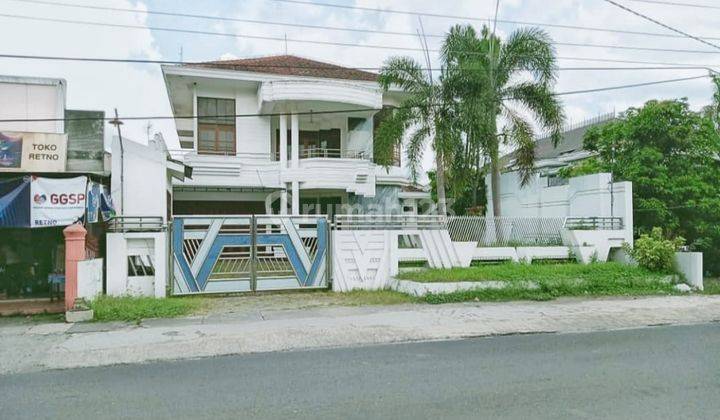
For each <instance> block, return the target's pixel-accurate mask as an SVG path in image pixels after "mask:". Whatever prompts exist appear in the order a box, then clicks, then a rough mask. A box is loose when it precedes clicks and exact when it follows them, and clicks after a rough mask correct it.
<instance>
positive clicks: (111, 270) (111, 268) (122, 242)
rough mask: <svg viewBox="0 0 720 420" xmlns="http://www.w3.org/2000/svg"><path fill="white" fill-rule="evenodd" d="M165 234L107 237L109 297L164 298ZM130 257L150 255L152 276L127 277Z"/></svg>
mask: <svg viewBox="0 0 720 420" xmlns="http://www.w3.org/2000/svg"><path fill="white" fill-rule="evenodd" d="M167 241H168V239H167V232H132V233H108V234H107V241H106V247H107V294H108V295H109V296H128V295H129V296H154V297H156V298H163V297H165V296H166V287H167V280H168V278H167V265H168V259H167V258H168V254H167V252H168V244H167ZM129 255H150V256H151V257H152V259H153V265H154V267H155V276H152V277H131V276H128V256H129Z"/></svg>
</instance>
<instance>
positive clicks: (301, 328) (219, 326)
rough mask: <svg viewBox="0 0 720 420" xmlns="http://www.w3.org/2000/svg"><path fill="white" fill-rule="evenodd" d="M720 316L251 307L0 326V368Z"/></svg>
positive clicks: (620, 307)
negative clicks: (133, 320) (135, 319)
mask: <svg viewBox="0 0 720 420" xmlns="http://www.w3.org/2000/svg"><path fill="white" fill-rule="evenodd" d="M713 321H714V322H719V321H720V296H671V297H648V298H637V299H633V298H624V299H592V300H580V299H561V300H557V301H551V302H513V303H465V304H452V305H437V306H432V305H399V306H374V307H373V306H370V307H332V308H320V309H304V310H253V311H247V312H240V313H233V314H225V315H222V314H214V315H208V316H202V317H193V318H179V319H167V320H165V319H163V320H161V319H157V320H146V321H144V322H142V323H141V324H140V325H134V324H133V325H130V324H126V323H110V324H100V323H90V324H61V323H54V324H39V325H27V324H17V323H16V324H13V323H4V324H2V325H0V374H4V373H16V372H27V371H36V370H44V369H62V368H74V367H84V366H102V365H112V364H120V363H141V362H147V361H153V360H173V359H185V358H198V357H210V356H219V355H228V354H241V353H255V352H269V351H283V350H295V349H308V348H321V347H335V346H357V345H367V344H379V343H393V342H405V341H418V340H444V339H459V338H464V337H477V336H485V335H497V334H520V333H540V332H558V333H568V332H584V331H602V330H615V329H626V328H638V327H644V326H648V325H664V324H693V323H704V322H713Z"/></svg>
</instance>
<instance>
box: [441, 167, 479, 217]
mask: <svg viewBox="0 0 720 420" xmlns="http://www.w3.org/2000/svg"><path fill="white" fill-rule="evenodd" d="M453 167H454V166H453ZM453 167H451V168H450V169H449V170H448V172H447V173H446V176H447V180H448V183H447V184H448V190H447V195H448V209H449V211H450V214H452V215H455V216H482V215H483V214H485V206H486V205H487V201H486V199H487V195H486V193H485V183H484V182H481V183H480V184H479V185H477V186H476V185H475V184H474V183H471V182H466V181H465V180H458V178H465V177H466V175H465V174H462V175H458V174H456V172H455V170H454V169H453ZM427 175H428V178H429V179H430V195H431V197H432V199H433V200H435V201H437V183H436V182H435V179H436V178H435V171H428V174H427ZM478 178H480V179H484V176H483V175H478ZM474 188H478V189H477V190H475V189H474Z"/></svg>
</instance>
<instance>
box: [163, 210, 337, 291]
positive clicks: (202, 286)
mask: <svg viewBox="0 0 720 420" xmlns="http://www.w3.org/2000/svg"><path fill="white" fill-rule="evenodd" d="M172 238H173V241H172V246H173V274H174V275H173V277H174V279H173V294H176V295H182V294H199V293H232V292H248V291H255V290H284V289H303V288H322V287H327V286H328V278H329V257H328V238H329V225H328V223H327V219H326V218H325V217H322V216H307V217H303V216H276V215H268V216H227V217H193V216H180V217H176V218H175V219H174V220H173V232H172Z"/></svg>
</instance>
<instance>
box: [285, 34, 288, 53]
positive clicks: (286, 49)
mask: <svg viewBox="0 0 720 420" xmlns="http://www.w3.org/2000/svg"><path fill="white" fill-rule="evenodd" d="M287 54H288V48H287V32H286V33H285V55H287Z"/></svg>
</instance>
